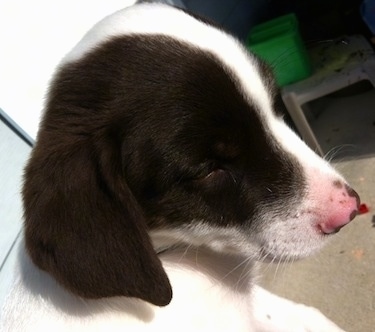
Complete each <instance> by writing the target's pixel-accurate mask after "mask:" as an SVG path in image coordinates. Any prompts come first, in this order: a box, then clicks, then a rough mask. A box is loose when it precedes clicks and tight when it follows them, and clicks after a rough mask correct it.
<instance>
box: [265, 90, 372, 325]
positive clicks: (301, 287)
mask: <svg viewBox="0 0 375 332" xmlns="http://www.w3.org/2000/svg"><path fill="white" fill-rule="evenodd" d="M358 88H359V91H356V90H358ZM309 111H310V113H311V114H310V119H311V125H312V127H313V129H314V131H315V133H316V134H317V137H318V139H319V142H320V143H321V145H322V147H323V148H324V151H326V152H327V158H328V159H329V160H331V159H332V162H333V164H334V165H335V167H336V169H338V170H339V171H340V172H341V173H342V174H343V175H344V176H345V177H346V178H347V180H348V181H349V183H350V184H351V185H352V186H353V188H355V190H356V191H357V192H358V193H359V195H360V196H361V200H362V202H363V203H366V205H367V206H368V207H369V209H370V210H369V212H368V213H365V214H363V215H360V216H357V217H356V219H354V220H353V222H352V223H350V224H349V225H348V226H346V227H344V228H343V229H342V230H341V231H340V232H339V233H338V234H336V235H335V236H333V237H332V239H331V241H330V242H329V243H328V245H327V246H326V247H325V248H324V249H323V250H322V251H321V252H320V253H319V254H318V255H315V256H314V257H311V258H309V259H305V260H301V261H298V262H294V263H293V264H289V263H288V264H279V265H275V264H272V265H269V264H268V265H264V266H263V267H262V269H263V271H264V272H265V275H264V278H263V284H264V286H265V287H266V288H268V289H270V290H273V291H274V292H275V293H277V294H280V295H282V296H285V297H287V298H290V299H292V300H295V301H298V302H302V303H305V304H308V305H312V306H315V307H317V308H319V309H320V310H321V311H322V312H324V313H325V314H326V315H327V316H328V317H330V318H331V319H332V320H333V321H335V322H336V323H337V324H338V325H339V326H341V327H342V328H343V329H345V330H346V331H348V332H373V331H375V216H374V213H375V90H373V89H371V90H368V87H367V86H366V87H365V86H363V85H362V86H357V88H351V89H348V90H346V91H341V92H340V93H338V94H335V95H331V96H329V97H325V98H322V99H320V100H318V101H315V102H312V103H311V104H310V105H309ZM327 332H329V331H327Z"/></svg>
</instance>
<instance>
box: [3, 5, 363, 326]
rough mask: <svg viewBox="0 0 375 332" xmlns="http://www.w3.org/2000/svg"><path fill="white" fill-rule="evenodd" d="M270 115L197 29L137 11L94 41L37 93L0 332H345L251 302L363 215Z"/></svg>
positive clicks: (242, 68)
mask: <svg viewBox="0 0 375 332" xmlns="http://www.w3.org/2000/svg"><path fill="white" fill-rule="evenodd" d="M279 108H280V107H279V104H278V98H277V88H276V86H275V83H274V80H273V77H272V75H271V73H270V70H268V68H267V67H266V66H265V65H264V64H263V63H262V62H261V61H259V60H258V59H257V58H255V57H254V56H253V55H252V54H250V53H249V52H248V51H247V50H246V49H245V48H244V47H243V46H242V45H241V44H240V43H239V42H238V41H237V40H236V39H234V38H233V37H231V36H230V35H228V34H227V33H226V32H224V31H222V30H220V29H219V28H217V27H215V26H213V25H211V24H210V23H208V22H207V21H206V20H204V19H202V18H199V17H196V16H193V15H190V14H188V13H186V12H184V11H182V10H180V9H176V8H173V7H169V6H165V5H161V4H140V5H136V6H133V7H130V8H128V9H126V10H122V11H119V12H117V13H115V14H113V15H112V16H109V17H107V18H105V19H104V20H103V21H101V22H99V23H98V24H97V25H95V26H94V27H93V29H92V30H91V31H89V32H88V33H87V35H86V36H84V38H83V39H82V40H81V41H80V43H79V44H78V45H77V46H76V47H75V48H74V49H73V50H72V51H71V52H70V53H69V54H68V55H66V56H65V58H64V59H63V61H62V62H61V64H60V66H59V68H58V70H57V72H56V74H55V76H54V79H53V81H52V83H51V87H50V90H49V94H48V99H47V102H46V108H45V114H44V117H43V120H42V122H41V125H40V130H39V133H38V137H37V141H36V144H35V147H34V149H33V152H32V155H31V158H30V160H29V163H28V165H27V167H26V170H25V178H24V188H23V200H24V213H25V224H24V234H23V240H22V241H21V243H20V248H19V256H18V264H17V267H16V269H15V277H14V282H13V287H12V289H11V290H10V295H9V297H8V300H7V301H6V303H5V305H4V308H3V313H2V320H1V322H2V329H1V331H11V332H15V331H45V330H48V331H70V332H72V331H80V332H82V331H111V332H114V331H174V330H179V331H247V332H249V331H278V332H280V331H286V332H292V331H341V329H340V328H339V327H337V326H336V325H335V324H334V323H332V322H330V321H329V320H328V319H327V318H325V317H324V316H323V315H322V314H321V313H320V312H319V311H317V310H315V309H312V308H308V307H305V306H303V305H297V304H295V303H293V302H291V301H288V300H286V299H282V298H279V297H277V296H275V295H272V294H270V293H268V292H267V291H265V290H263V289H261V288H259V287H258V286H256V284H255V280H254V271H255V264H256V261H259V260H266V259H268V260H285V259H287V260H290V259H297V258H301V257H305V256H308V255H310V254H312V253H314V252H315V251H317V250H318V249H319V248H321V247H322V245H323V244H324V243H325V242H326V240H327V239H328V238H330V237H331V235H332V234H333V233H335V232H337V231H338V230H339V229H340V228H341V227H342V226H344V225H345V224H347V223H348V222H349V221H350V220H352V219H353V217H354V216H355V215H356V213H357V209H358V204H359V197H358V195H357V194H356V192H355V191H354V190H353V189H351V188H350V187H349V186H348V185H347V183H346V182H345V180H344V179H343V178H342V177H341V176H340V175H339V174H337V173H336V172H335V171H334V170H333V169H332V168H331V167H330V166H329V165H328V164H327V163H326V162H325V161H323V160H322V159H321V158H319V157H318V156H317V155H316V154H314V152H312V151H311V150H310V149H309V148H308V147H307V146H306V145H305V144H304V143H303V142H302V141H301V140H300V139H299V138H298V137H297V136H296V135H295V134H294V133H293V132H292V131H291V130H290V129H289V128H288V127H287V126H286V125H285V124H284V122H283V120H282V114H281V113H280V112H279Z"/></svg>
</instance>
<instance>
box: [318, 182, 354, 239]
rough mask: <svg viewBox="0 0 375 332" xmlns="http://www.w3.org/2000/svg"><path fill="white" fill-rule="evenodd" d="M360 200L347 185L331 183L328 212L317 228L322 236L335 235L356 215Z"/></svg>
mask: <svg viewBox="0 0 375 332" xmlns="http://www.w3.org/2000/svg"><path fill="white" fill-rule="evenodd" d="M359 204H360V198H359V196H358V194H357V193H356V192H355V191H354V190H353V189H352V188H351V187H349V186H348V185H347V184H343V183H342V182H340V181H335V182H334V183H333V190H332V192H331V195H330V197H329V211H328V212H327V214H326V216H325V218H324V220H321V221H320V222H319V223H318V227H319V229H320V230H321V232H322V233H324V234H332V233H337V232H338V231H339V230H340V229H341V228H342V227H343V226H345V225H346V224H348V223H349V222H350V221H352V220H353V219H354V217H355V216H356V215H357V214H358V209H359Z"/></svg>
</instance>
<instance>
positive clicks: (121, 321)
mask: <svg viewBox="0 0 375 332" xmlns="http://www.w3.org/2000/svg"><path fill="white" fill-rule="evenodd" d="M133 33H137V34H139V33H144V34H164V35H168V36H171V37H173V38H176V39H178V40H180V41H183V42H187V43H189V44H190V45H193V46H194V47H196V48H199V49H202V50H205V51H207V52H211V53H212V54H214V55H215V56H217V58H218V59H220V61H222V62H223V63H224V64H225V65H226V66H227V68H229V69H230V70H231V71H232V74H233V75H234V76H235V77H236V78H237V80H238V82H239V88H240V89H241V90H242V92H243V94H244V95H245V97H246V98H248V99H249V100H251V102H252V103H255V104H256V105H257V106H258V107H259V109H260V110H261V112H260V113H261V114H262V117H263V119H264V121H265V122H266V123H267V126H268V128H269V131H270V134H271V135H273V136H275V137H276V139H277V140H278V142H279V143H280V144H281V146H282V148H284V149H286V150H288V151H290V152H291V153H293V154H294V155H295V157H296V158H298V160H300V162H301V164H302V165H303V168H304V170H305V172H306V174H307V177H309V176H311V177H312V178H314V176H315V177H317V175H316V173H319V177H321V178H323V179H325V180H326V181H327V182H331V181H332V179H341V177H339V175H337V174H336V172H334V171H333V170H332V169H331V167H330V166H329V165H328V164H327V163H325V162H324V161H322V160H321V159H320V158H319V157H317V156H316V155H315V154H314V153H313V152H312V151H311V150H309V149H308V147H307V146H306V145H305V144H304V143H303V142H302V141H301V140H300V139H299V138H298V137H297V136H296V135H295V134H294V133H293V132H292V131H291V130H290V129H289V128H287V126H286V125H285V124H284V123H282V122H281V121H280V120H279V119H277V118H276V117H275V116H274V115H273V113H272V111H271V100H270V96H269V94H268V92H267V88H266V86H265V83H264V81H263V79H262V77H261V76H260V74H259V71H258V69H257V67H256V65H255V61H254V60H253V59H252V57H251V56H250V55H249V54H248V53H247V52H246V51H245V50H244V48H243V47H242V46H241V45H240V44H239V43H238V42H237V41H236V40H235V39H233V38H232V37H229V36H228V35H227V34H225V33H224V32H222V31H219V30H217V29H214V28H212V27H210V26H207V25H206V24H204V23H202V22H201V21H198V20H196V19H194V18H192V17H190V16H188V15H186V14H185V13H183V12H182V11H179V10H176V9H173V8H171V7H167V6H163V5H140V6H135V7H133V8H130V9H126V10H123V11H119V12H117V13H115V14H114V15H112V16H110V17H107V18H106V19H104V20H103V21H101V22H99V23H98V24H97V25H96V26H95V27H94V28H93V29H92V30H91V31H90V32H89V33H87V34H86V36H85V37H84V38H83V39H82V40H81V42H80V43H79V44H78V45H77V46H76V47H75V48H74V49H73V50H72V51H71V52H70V53H69V54H68V55H67V56H66V57H65V58H64V59H63V61H62V64H66V63H69V62H71V61H77V60H78V59H80V58H82V57H83V56H84V55H85V54H86V53H87V52H89V51H90V50H92V49H93V48H94V47H95V46H96V45H98V44H100V43H102V42H104V41H106V40H107V39H108V38H110V37H111V36H116V35H120V34H133ZM250 77H251V80H250V79H249V78H250ZM314 174H315V175H314ZM269 190H272V188H269ZM318 203H320V201H316V202H313V200H312V202H306V206H301V207H296V211H295V213H296V214H298V213H300V212H302V211H303V209H307V208H309V207H311V206H316V205H318ZM263 218H265V219H268V218H269V219H273V220H275V219H276V220H275V222H273V223H272V224H271V225H270V226H269V227H268V228H267V229H265V230H264V232H263V233H260V235H259V236H258V237H257V238H254V239H251V241H249V239H246V238H245V236H244V235H243V234H240V232H237V231H236V230H235V229H231V230H228V229H218V228H214V227H212V228H210V227H208V226H206V225H203V224H202V225H201V227H199V228H195V229H194V230H193V229H188V228H186V229H179V230H175V231H168V230H164V231H158V232H154V233H153V234H152V238H153V241H154V246H155V248H156V250H157V251H162V250H163V248H165V247H167V246H169V245H170V243H171V242H174V243H179V242H184V243H188V244H190V245H191V247H188V248H187V249H185V250H184V251H181V252H179V251H178V250H176V251H173V252H165V253H162V254H161V255H160V257H161V260H162V263H163V266H164V268H165V270H166V272H167V275H168V277H169V279H170V281H171V284H172V287H173V292H174V296H173V300H172V302H171V304H170V305H168V306H166V307H163V308H159V307H155V306H153V305H151V304H148V303H146V302H142V301H140V300H137V299H131V298H123V297H121V298H111V299H102V300H96V301H90V300H83V299H80V298H76V297H74V296H72V295H70V294H68V293H67V292H66V291H65V290H63V289H62V288H61V287H60V286H59V285H58V284H57V283H56V281H55V280H54V279H52V278H51V277H50V276H49V275H47V274H46V273H44V272H42V271H40V270H38V269H37V268H36V267H35V266H34V265H33V264H32V263H31V262H30V260H29V258H28V257H27V255H26V254H25V252H24V248H23V243H21V244H20V248H19V251H20V252H19V259H18V264H17V267H16V269H15V272H14V285H13V288H12V290H11V292H10V295H9V297H8V300H7V301H6V303H5V306H4V308H3V312H2V319H1V325H0V327H1V329H0V330H1V331H2V332H21V331H22V332H24V331H25V332H26V331H30V332H31V331H33V332H34V331H54V332H57V331H69V332H73V331H79V332H83V331H111V332H116V331H119V332H120V331H121V332H123V331H132V332H134V331H175V330H177V331H215V332H220V331H236V332H241V331H243V332H245V331H246V332H251V331H278V332H283V331H285V332H299V331H314V332H319V331H321V332H323V331H325V332H326V331H330V332H335V331H341V329H339V328H338V327H337V326H336V325H334V324H333V323H331V322H330V321H329V320H328V319H327V318H325V317H324V316H323V315H322V314H321V313H320V312H318V311H317V310H316V309H312V308H308V307H305V306H302V305H298V304H295V303H293V302H291V301H288V300H285V299H282V298H279V297H277V296H275V295H272V294H270V293H268V292H267V291H265V290H263V289H261V288H259V287H257V286H255V285H253V280H254V279H253V276H252V275H250V272H249V271H252V270H253V265H254V259H255V258H259V257H260V255H261V251H262V246H263V245H264V243H266V242H269V243H270V242H272V240H273V239H274V240H275V242H274V243H275V244H274V245H273V247H272V248H267V249H268V250H269V253H270V254H274V255H278V256H283V255H289V256H293V257H294V256H304V255H307V254H310V253H312V252H313V251H315V250H316V249H318V248H319V247H320V246H321V245H322V236H321V235H319V234H318V233H317V232H316V231H314V228H313V227H312V223H313V222H315V219H314V218H315V217H314V216H313V217H312V216H308V217H307V220H303V221H301V220H299V221H298V223H297V221H293V218H291V219H292V220H285V218H284V219H282V218H279V217H278V216H275V215H272V214H269V215H264V216H263ZM277 218H279V219H277ZM286 221H288V223H286ZM293 223H294V224H293ZM292 226H295V227H296V228H297V229H296V230H295V231H294V233H293V234H291V233H290V229H291V227H292ZM249 236H250V237H251V234H249ZM227 243H230V245H229V246H228V245H227ZM249 243H252V244H251V245H250V244H249ZM202 244H208V246H209V247H210V249H212V250H213V251H215V252H218V253H216V254H215V253H213V252H211V251H210V250H207V249H203V248H201V249H196V246H200V245H202ZM233 253H236V256H234V255H233V256H231V255H232V254H233ZM238 254H239V256H238ZM238 257H242V260H238ZM210 266H212V267H214V268H215V270H216V272H215V273H213V272H212V271H213V270H214V269H210ZM218 268H220V269H221V270H220V269H219V270H220V271H219V272H220V273H219V274H218V273H217V269H218Z"/></svg>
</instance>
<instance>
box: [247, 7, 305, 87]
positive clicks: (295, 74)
mask: <svg viewBox="0 0 375 332" xmlns="http://www.w3.org/2000/svg"><path fill="white" fill-rule="evenodd" d="M246 45H247V47H248V48H249V50H250V51H251V52H253V53H254V54H256V55H257V56H259V57H260V58H261V59H263V60H264V61H265V62H266V63H268V64H269V65H270V66H271V67H272V68H273V71H274V73H275V77H276V81H277V83H278V84H279V86H285V85H288V84H291V83H294V82H296V81H299V80H302V79H304V78H306V77H308V76H309V75H310V74H311V65H310V60H309V56H308V54H307V51H306V48H305V46H304V43H303V41H302V38H301V36H300V33H299V29H298V21H297V18H296V16H295V15H294V14H287V15H284V16H281V17H278V18H276V19H273V20H271V21H267V22H265V23H262V24H259V25H257V26H255V27H253V28H252V29H251V31H250V33H249V35H248V37H247V39H246Z"/></svg>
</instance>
